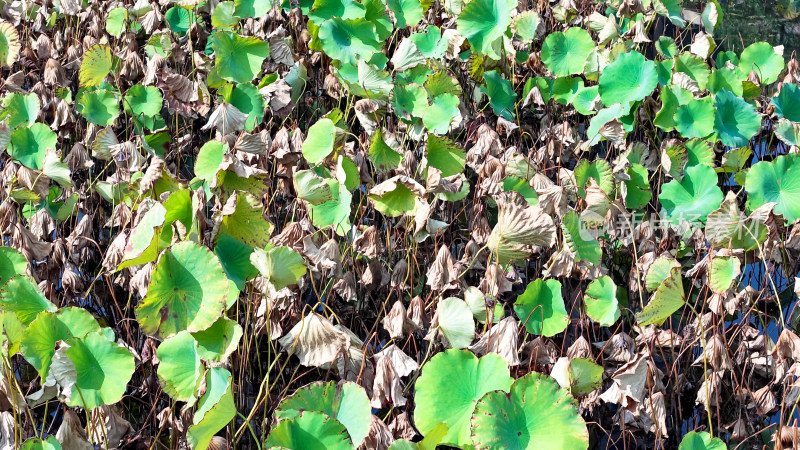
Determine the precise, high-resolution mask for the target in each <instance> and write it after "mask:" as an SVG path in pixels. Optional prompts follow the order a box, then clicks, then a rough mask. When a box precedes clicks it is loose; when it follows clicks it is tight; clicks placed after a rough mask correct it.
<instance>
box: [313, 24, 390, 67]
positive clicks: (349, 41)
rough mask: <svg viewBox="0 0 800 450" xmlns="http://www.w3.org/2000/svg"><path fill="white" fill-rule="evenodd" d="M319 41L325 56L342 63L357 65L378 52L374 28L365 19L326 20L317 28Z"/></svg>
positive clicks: (378, 44)
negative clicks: (359, 61)
mask: <svg viewBox="0 0 800 450" xmlns="http://www.w3.org/2000/svg"><path fill="white" fill-rule="evenodd" d="M319 41H320V43H321V44H322V50H323V51H324V52H325V54H326V55H328V56H330V57H331V58H333V59H336V60H338V61H341V62H343V63H350V64H354V65H355V64H357V63H358V61H357V60H358V59H367V60H368V59H369V58H370V57H371V56H372V55H373V54H374V53H375V52H377V51H378V50H380V48H381V44H380V42H378V36H377V35H376V34H375V26H374V25H373V24H372V23H370V22H369V21H367V20H365V19H356V20H344V19H340V18H338V17H334V18H333V19H330V20H326V21H325V22H323V23H322V24H321V25H320V27H319Z"/></svg>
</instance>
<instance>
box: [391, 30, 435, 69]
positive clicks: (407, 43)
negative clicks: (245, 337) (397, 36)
mask: <svg viewBox="0 0 800 450" xmlns="http://www.w3.org/2000/svg"><path fill="white" fill-rule="evenodd" d="M391 61H392V66H394V69H395V70H396V71H398V72H405V71H406V70H410V69H412V68H414V67H417V66H419V65H421V64H425V61H426V60H425V57H424V56H423V55H422V52H420V51H419V49H418V48H417V46H416V44H414V42H413V41H412V40H410V39H408V38H406V39H403V40H402V41H400V44H399V45H398V46H397V48H396V49H395V51H394V53H393V55H392V59H391Z"/></svg>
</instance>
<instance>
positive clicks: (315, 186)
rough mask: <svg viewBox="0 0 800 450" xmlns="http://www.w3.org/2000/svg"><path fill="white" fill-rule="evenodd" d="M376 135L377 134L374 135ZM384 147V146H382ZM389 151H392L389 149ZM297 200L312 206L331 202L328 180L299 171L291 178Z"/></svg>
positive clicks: (308, 171)
mask: <svg viewBox="0 0 800 450" xmlns="http://www.w3.org/2000/svg"><path fill="white" fill-rule="evenodd" d="M376 134H378V133H376ZM384 145H385V144H384ZM389 151H392V150H391V149H390V150H389ZM292 181H293V184H294V190H295V192H297V198H299V199H301V200H305V201H307V202H308V203H309V204H311V205H313V206H317V205H321V204H323V203H325V202H327V201H330V200H333V193H332V190H331V184H335V182H334V183H329V181H331V180H329V179H325V178H322V177H321V176H319V175H317V174H316V173H315V172H314V171H313V170H300V171H297V172H296V173H295V174H294V177H293V178H292Z"/></svg>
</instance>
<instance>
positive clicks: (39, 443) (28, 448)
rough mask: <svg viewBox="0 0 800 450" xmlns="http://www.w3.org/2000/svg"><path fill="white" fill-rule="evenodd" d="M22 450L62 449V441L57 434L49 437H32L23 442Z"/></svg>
mask: <svg viewBox="0 0 800 450" xmlns="http://www.w3.org/2000/svg"><path fill="white" fill-rule="evenodd" d="M20 448H21V450H61V449H62V447H61V443H60V442H58V440H57V439H56V437H55V436H48V437H47V439H44V440H42V439H39V438H30V439H28V440H26V441H25V442H23V443H22V447H20Z"/></svg>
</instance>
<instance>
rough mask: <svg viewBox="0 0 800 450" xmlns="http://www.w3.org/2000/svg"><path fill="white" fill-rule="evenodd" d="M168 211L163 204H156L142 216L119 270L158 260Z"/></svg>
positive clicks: (128, 243)
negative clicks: (160, 241) (159, 245)
mask: <svg viewBox="0 0 800 450" xmlns="http://www.w3.org/2000/svg"><path fill="white" fill-rule="evenodd" d="M166 216H167V210H166V209H165V208H164V206H163V205H161V203H154V204H153V206H151V207H150V209H148V210H147V212H146V213H145V214H144V216H142V218H141V219H140V220H139V223H138V224H137V225H136V227H135V228H134V229H133V232H132V233H131V234H130V236H128V242H127V244H126V245H125V251H124V253H123V254H122V261H121V262H120V263H119V266H117V270H122V269H124V268H126V267H130V266H135V265H139V264H145V263H148V262H151V261H155V260H156V258H158V251H159V248H158V244H159V240H160V237H161V231H162V229H163V227H164V225H165V224H166V221H165V219H166Z"/></svg>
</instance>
